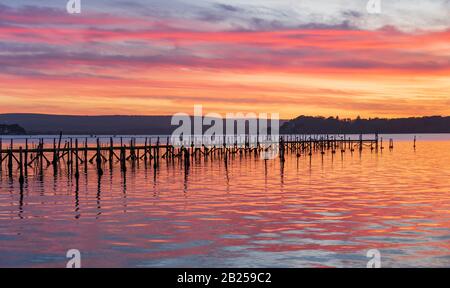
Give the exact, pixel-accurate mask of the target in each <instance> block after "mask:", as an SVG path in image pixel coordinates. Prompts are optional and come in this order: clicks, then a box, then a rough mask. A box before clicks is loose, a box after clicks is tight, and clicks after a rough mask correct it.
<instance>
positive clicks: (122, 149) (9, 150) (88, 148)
mask: <svg viewBox="0 0 450 288" xmlns="http://www.w3.org/2000/svg"><path fill="white" fill-rule="evenodd" d="M163 139H164V143H163V141H162V140H163ZM193 139H196V138H195V137H193ZM251 139H252V137H251V136H248V135H246V136H235V137H232V139H225V138H224V139H223V141H222V142H217V141H216V142H213V141H204V140H205V139H201V140H200V141H197V140H198V139H196V140H195V141H194V140H193V141H190V139H189V140H185V141H184V145H174V144H173V143H171V138H170V137H164V138H162V137H140V140H141V142H143V143H141V144H137V141H136V140H137V137H135V138H130V139H129V141H127V142H128V143H124V141H123V138H113V137H111V138H108V139H107V138H84V139H80V138H70V137H69V138H64V139H63V138H62V134H61V135H60V136H59V138H51V139H48V138H47V139H44V138H40V139H36V138H34V139H33V140H34V141H35V142H37V143H35V142H33V143H32V144H29V141H30V140H31V139H29V138H25V139H22V141H21V143H20V144H19V145H17V144H15V143H14V140H16V141H17V140H20V139H8V140H9V141H7V140H6V139H4V138H3V139H2V138H0V172H2V170H3V169H6V170H7V173H8V175H9V176H10V177H12V176H13V174H14V173H13V172H14V170H17V171H18V174H19V177H18V181H19V182H20V183H21V184H23V182H24V179H25V177H26V176H27V174H28V172H27V170H28V168H30V167H34V168H37V169H38V171H40V173H42V171H43V169H44V168H48V167H50V166H52V167H53V169H54V173H55V174H56V173H57V172H58V166H59V165H61V164H62V163H64V162H65V163H66V164H67V166H68V167H69V169H70V171H72V172H73V173H72V172H71V173H72V174H73V175H74V177H75V178H79V177H80V169H83V167H84V171H85V172H86V173H87V165H88V164H90V165H95V167H96V170H97V173H98V175H102V174H103V169H104V164H106V163H109V165H110V166H111V167H112V165H114V164H120V169H121V170H122V171H123V172H125V171H126V170H127V167H128V166H129V165H134V164H136V162H143V163H144V164H145V165H146V166H147V165H152V166H153V168H154V169H158V167H159V163H160V161H179V162H180V163H183V165H184V166H189V165H191V163H192V162H193V161H194V160H198V159H201V158H208V157H214V158H219V159H222V160H223V161H225V163H226V162H227V161H229V158H230V157H232V156H233V155H236V154H238V155H245V156H247V155H252V156H255V157H261V159H265V160H268V159H273V158H271V157H269V156H267V155H272V156H274V155H275V157H276V158H279V159H280V161H285V158H286V157H285V156H286V154H289V153H292V154H295V155H296V157H302V156H309V157H312V155H313V154H315V153H320V154H322V155H324V154H326V153H332V154H335V153H345V152H347V151H349V152H350V153H353V152H354V151H359V152H361V151H362V150H363V149H364V148H368V149H371V150H376V151H378V150H382V149H384V147H383V139H382V138H379V137H378V135H377V134H375V135H374V138H371V139H363V135H359V138H358V139H354V138H351V137H347V136H345V135H344V136H337V135H282V136H279V138H278V137H277V139H269V138H267V139H260V138H259V137H256V138H254V139H253V140H251ZM5 140H6V141H5ZM23 140H24V141H23ZM101 140H103V141H101ZM105 140H107V141H105ZM63 141H64V143H63ZM6 142H8V143H6ZM89 143H90V144H89ZM189 143H190V145H189ZM389 148H390V149H393V148H394V144H393V140H392V139H390V140H389ZM269 152H271V154H269ZM266 154H267V155H266Z"/></svg>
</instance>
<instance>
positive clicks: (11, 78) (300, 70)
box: [0, 0, 450, 119]
mask: <svg viewBox="0 0 450 288" xmlns="http://www.w3.org/2000/svg"><path fill="white" fill-rule="evenodd" d="M9 2H10V3H6V4H0V113H46V114H74V115H118V114H120V115H171V114H174V113H177V112H187V113H192V111H193V106H194V105H195V104H202V105H203V106H204V110H205V113H206V112H217V113H227V112H238V111H242V112H255V113H258V112H261V113H262V112H267V113H280V116H281V117H282V118H285V119H287V118H293V117H296V116H298V115H322V116H336V115H339V116H340V117H352V118H354V117H356V116H361V117H408V116H430V115H450V92H449V91H450V19H449V17H448V16H449V15H450V2H449V1H445V0H435V1H430V0H423V1H416V0H414V1H403V0H402V1H396V3H395V4H394V3H388V2H392V1H384V2H383V3H384V4H385V5H384V6H383V11H382V13H381V14H380V15H371V14H368V13H367V11H366V10H365V3H366V2H367V1H358V0H346V1H336V3H333V4H329V6H327V4H317V3H314V1H298V3H297V2H295V1H274V0H262V1H258V3H259V4H255V3H253V4H252V2H251V1H243V0H233V1H227V2H226V3H227V4H224V3H225V2H223V3H222V2H220V1H216V0H208V1H206V0H202V1H198V2H197V1H196V3H195V4H193V3H190V2H188V1H185V0H174V1H160V0H156V1H140V0H128V1H82V5H83V6H82V9H83V10H82V13H81V14H79V15H70V14H68V13H67V12H66V10H65V4H66V3H65V2H66V1H61V0H59V1H56V0H53V1H52V0H47V1H40V2H39V3H36V2H35V1H15V2H12V1H9ZM316 2H317V1H316Z"/></svg>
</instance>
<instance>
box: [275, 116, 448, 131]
mask: <svg viewBox="0 0 450 288" xmlns="http://www.w3.org/2000/svg"><path fill="white" fill-rule="evenodd" d="M280 132H281V133H284V134H289V133H293V134H303V133H305V134H322V133H323V134H327V133H328V134H359V133H385V134H386V133H450V117H441V116H432V117H412V118H397V119H382V118H372V119H371V118H369V119H362V118H360V117H357V118H356V119H339V117H329V118H325V117H310V116H299V117H297V118H295V119H292V120H290V121H288V122H286V123H284V124H283V125H282V126H281V127H280Z"/></svg>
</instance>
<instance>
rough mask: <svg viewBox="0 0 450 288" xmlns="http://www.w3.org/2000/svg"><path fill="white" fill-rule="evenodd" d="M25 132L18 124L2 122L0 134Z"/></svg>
mask: <svg viewBox="0 0 450 288" xmlns="http://www.w3.org/2000/svg"><path fill="white" fill-rule="evenodd" d="M25 133H26V132H25V129H23V128H22V127H21V126H19V125H17V124H13V125H6V124H0V135H23V134H25Z"/></svg>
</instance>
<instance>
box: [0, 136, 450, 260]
mask: <svg viewBox="0 0 450 288" xmlns="http://www.w3.org/2000/svg"><path fill="white" fill-rule="evenodd" d="M380 136H383V138H384V139H385V144H384V145H385V149H384V150H383V151H378V152H376V151H371V150H370V149H364V151H363V152H362V153H359V151H355V152H353V153H351V152H350V151H349V150H347V151H346V152H345V153H342V154H341V153H340V151H338V153H337V154H332V153H331V152H327V153H326V154H325V155H323V156H322V155H320V153H316V154H314V155H312V157H309V156H308V155H301V157H300V158H298V157H297V155H296V154H295V153H292V154H291V153H288V154H287V155H286V161H285V163H284V165H282V164H281V163H280V161H279V159H275V160H268V161H264V160H261V159H259V158H255V157H254V156H249V155H247V156H245V155H243V156H239V155H236V156H235V157H234V159H230V160H229V161H228V164H227V165H225V162H224V161H223V159H219V158H216V159H214V158H213V157H210V158H208V160H207V161H206V160H204V159H202V160H200V161H195V162H194V163H192V164H191V165H190V167H189V168H188V169H185V168H184V167H183V166H182V165H181V163H179V162H177V161H174V162H171V161H170V162H166V161H165V160H162V161H161V162H160V166H159V168H158V169H154V167H153V165H144V163H143V162H140V163H139V164H136V165H135V166H134V167H133V166H132V165H131V164H128V170H127V172H126V173H125V174H124V173H122V172H121V170H120V167H119V165H118V164H115V165H113V166H112V169H111V168H110V167H109V164H106V165H105V167H104V174H103V176H101V177H99V176H97V173H96V167H95V166H94V165H91V164H89V165H88V166H87V170H86V171H85V170H84V166H82V168H81V176H80V179H79V181H78V183H77V181H76V180H75V178H74V177H73V175H70V173H69V169H68V168H67V167H66V164H62V165H61V166H60V167H59V168H58V171H57V173H56V174H55V173H54V170H53V168H52V167H48V168H46V169H45V167H44V173H43V175H40V173H39V171H38V170H35V169H28V176H27V177H26V179H25V184H24V186H23V187H22V188H20V185H19V182H18V175H17V173H18V171H15V172H14V175H13V177H9V176H8V173H7V171H6V169H5V168H6V167H5V163H3V169H2V172H0V267H65V266H66V263H67V261H68V260H69V259H67V258H66V253H67V251H68V250H69V249H78V250H79V251H80V252H81V264H82V267H366V265H367V262H368V261H369V260H370V258H368V257H367V255H366V254H367V251H368V250H370V249H377V250H378V251H379V252H380V254H381V265H382V267H417V266H419V267H450V135H449V134H436V135H432V134H428V135H425V134H423V135H417V144H416V148H414V147H413V138H414V135H380ZM48 137H49V138H51V137H53V136H48ZM80 137H84V136H80ZM35 138H38V137H35ZM389 138H393V139H394V149H393V150H390V149H388V147H387V146H388V139H389ZM8 139H9V138H8ZM8 139H3V140H4V141H3V145H4V147H5V146H6V145H7V143H9V142H8V141H9V140H8ZM21 139H22V140H21ZM21 141H23V137H16V139H15V143H18V142H19V143H20V142H21ZM105 141H107V139H105ZM30 142H32V140H30Z"/></svg>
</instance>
